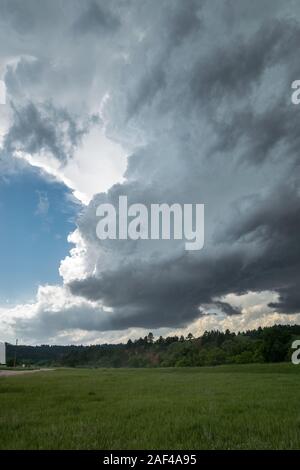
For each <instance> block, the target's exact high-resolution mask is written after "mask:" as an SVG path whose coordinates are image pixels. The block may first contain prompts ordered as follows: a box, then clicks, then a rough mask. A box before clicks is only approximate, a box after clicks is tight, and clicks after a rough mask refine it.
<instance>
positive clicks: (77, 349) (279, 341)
mask: <svg viewBox="0 0 300 470" xmlns="http://www.w3.org/2000/svg"><path fill="white" fill-rule="evenodd" d="M297 338H298V339H300V325H275V326H272V327H267V328H258V329H256V330H249V331H245V332H239V333H237V334H236V333H232V332H230V331H229V330H226V331H225V332H221V331H218V330H213V331H205V333H204V334H203V335H202V336H200V337H198V338H195V337H194V336H193V335H192V334H191V333H190V334H188V335H187V337H186V338H184V337H183V336H181V337H178V336H172V337H166V338H163V337H162V336H160V337H159V338H157V339H156V338H154V336H153V334H152V333H151V332H150V333H149V334H148V335H147V336H145V337H144V338H140V339H138V340H134V341H132V340H129V341H128V342H127V344H101V345H100V344H99V345H92V346H74V345H71V346H50V345H41V346H23V345H19V346H17V347H16V346H13V345H11V344H7V362H8V365H10V364H12V363H13V360H14V356H15V352H16V355H17V364H28V365H40V366H42V365H43V366H68V367H76V366H93V367H173V366H175V367H188V366H205V365H218V364H246V363H264V362H285V361H290V360H291V354H292V352H293V351H292V350H291V344H292V342H293V340H295V339H297ZM16 348H17V351H16Z"/></svg>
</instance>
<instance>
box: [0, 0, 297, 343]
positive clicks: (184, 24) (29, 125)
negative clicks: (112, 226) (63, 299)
mask: <svg viewBox="0 0 300 470" xmlns="http://www.w3.org/2000/svg"><path fill="white" fill-rule="evenodd" d="M46 3H49V4H50V2H46ZM33 4H34V5H35V6H36V9H37V18H39V14H38V11H39V8H40V7H39V4H38V2H36V3H34V2H31V3H30V5H31V6H32V5H33ZM15 5H16V6H15V9H16V11H18V8H21V4H18V3H15ZM48 7H49V9H50V10H51V15H52V16H53V15H54V16H55V15H57V17H58V22H57V26H56V27H55V28H56V32H55V31H53V32H52V33H49V34H50V39H49V41H48V44H47V46H46V47H45V48H44V49H43V47H42V46H40V48H37V47H36V41H37V38H39V37H40V38H42V37H43V33H42V32H41V31H40V26H39V21H38V20H35V15H34V13H33V19H32V24H31V25H30V27H29V24H28V21H29V19H27V21H25V20H26V18H27V16H26V15H25V16H24V19H23V21H21V18H23V16H22V14H21V13H20V12H19V13H18V14H17V13H15V10H14V14H12V13H11V12H10V9H9V8H8V6H6V10H5V12H6V17H7V23H6V27H7V28H13V29H15V30H17V32H18V34H19V35H21V36H22V35H26V37H27V38H28V39H27V44H28V52H27V54H28V55H30V56H31V55H32V56H34V57H35V60H32V59H28V57H25V58H24V57H23V56H24V54H25V51H24V46H23V45H22V47H21V44H20V45H19V48H20V51H19V54H20V57H21V56H22V58H21V59H20V60H19V62H18V64H19V65H18V66H15V65H14V66H13V67H12V66H10V67H11V69H9V67H8V68H7V71H6V80H7V88H8V90H9V93H10V98H11V100H12V102H13V103H14V105H13V107H12V123H11V125H10V127H9V129H8V132H7V134H6V137H5V139H4V145H5V149H6V153H7V154H9V153H13V151H14V150H15V149H17V148H21V149H23V151H25V152H27V153H30V154H34V153H39V152H41V151H43V150H47V151H49V152H50V153H51V154H52V155H54V156H55V158H57V159H58V160H59V161H60V162H62V163H65V162H66V161H68V160H69V159H71V158H72V156H73V154H74V152H75V150H76V149H78V148H80V144H81V140H82V137H83V135H85V134H88V133H89V131H90V120H91V119H92V118H91V116H97V119H98V120H100V121H101V122H103V123H104V124H103V126H104V129H105V134H106V136H107V138H109V139H110V140H111V141H113V142H117V143H118V144H119V145H121V146H122V148H124V149H125V152H126V154H127V155H128V160H127V170H126V172H125V174H124V181H123V182H121V183H120V182H119V183H117V184H115V185H113V186H112V187H111V188H110V189H109V190H108V191H107V192H101V191H100V190H99V192H98V193H95V194H94V197H93V198H92V200H91V201H90V202H89V204H88V205H87V206H86V207H84V209H83V210H82V213H81V215H80V217H79V219H78V221H77V226H78V228H77V232H76V233H77V238H76V240H75V242H74V243H75V247H74V248H73V250H71V252H70V255H69V256H68V257H67V258H66V259H65V260H62V263H61V267H60V272H61V275H62V277H63V280H64V289H65V291H66V293H67V294H66V295H67V296H71V298H72V299H74V302H75V304H76V307H72V309H70V308H69V307H68V308H65V307H64V305H62V306H61V307H59V308H57V309H56V314H55V316H54V317H52V316H51V314H50V313H49V311H50V312H51V309H50V310H49V306H47V309H46V308H45V310H43V309H42V308H39V309H37V310H36V311H35V315H34V316H33V317H32V318H30V319H26V320H23V321H22V322H21V321H19V322H18V325H19V326H18V327H19V328H20V329H21V330H22V329H23V330H24V329H26V331H27V332H28V331H32V335H34V331H35V328H37V329H38V331H39V332H41V330H42V329H43V328H44V329H45V331H46V330H47V325H49V322H50V321H51V329H52V330H53V331H54V332H55V330H56V331H57V332H58V331H61V330H64V329H72V328H74V329H82V330H86V331H90V330H95V331H106V330H122V329H127V328H132V327H138V328H151V329H152V328H154V329H159V328H162V327H164V328H165V327H166V328H182V327H186V326H188V325H189V324H191V323H192V322H194V321H196V320H197V319H199V318H201V317H202V316H203V315H206V314H207V313H209V312H212V311H215V310H218V311H219V312H221V314H222V315H223V316H229V317H235V318H242V317H243V305H241V306H240V307H237V306H236V305H231V304H230V302H229V301H227V300H226V299H227V298H228V296H230V295H235V296H243V295H245V294H247V293H248V292H255V293H261V292H265V291H268V292H271V293H274V294H276V295H277V298H278V300H277V301H271V302H269V305H268V304H266V305H265V307H266V309H270V308H271V309H272V310H273V311H274V312H278V313H280V314H283V315H284V314H288V315H296V314H298V313H300V297H299V294H298V291H299V281H300V279H299V275H300V274H299V273H300V248H299V243H298V237H299V235H298V234H299V230H300V190H299V177H300V157H299V144H300V142H299V135H300V126H299V112H300V108H299V109H298V107H297V106H295V105H293V104H292V102H291V82H292V81H293V80H296V79H299V74H300V65H299V60H298V50H299V45H300V7H299V6H295V4H294V3H293V2H289V1H288V2H285V3H284V4H283V2H273V1H271V0H265V1H260V2H258V1H254V2H252V6H251V9H250V7H249V8H248V7H247V2H238V3H237V2H232V1H227V2H223V3H222V5H220V2H218V1H210V2H208V1H202V0H201V1H200V0H199V1H197V0H190V1H187V2H182V1H180V0H178V1H173V0H172V1H171V0H164V1H161V2H157V3H155V2H154V3H153V1H150V0H149V1H143V2H138V1H132V0H131V1H127V2H122V1H117V0H116V1H114V2H110V4H109V6H108V4H107V2H102V1H89V2H85V4H84V5H83V4H82V2H76V1H75V2H72V8H71V3H70V2H68V1H66V2H65V4H64V6H60V7H59V6H58V4H56V3H55V5H54V6H52V7H50V5H48ZM292 7H293V9H292V12H293V15H291V8H292ZM22 8H24V6H22ZM62 11H63V12H64V15H65V18H66V21H65V23H64V24H63V23H62V22H61V20H60V19H59V17H61V13H62ZM51 15H50V16H51ZM45 28H46V29H47V28H48V26H47V25H45ZM55 28H54V30H55ZM55 34H56V37H54V35H55ZM57 37H59V38H60V40H61V48H59V47H58V45H57ZM10 49H11V50H16V49H18V44H16V42H15V41H14V42H12V43H11V44H10ZM47 58H49V60H47ZM36 76H40V77H43V80H44V81H43V82H42V85H41V84H38V83H37V84H36V86H34V85H33V84H32V81H31V80H30V77H36ZM47 76H48V77H49V80H47V78H46V77H47ZM22 77H24V82H23V83H24V84H25V85H26V87H27V89H28V90H30V92H31V96H32V100H31V102H30V103H27V104H26V105H24V90H22V91H20V87H19V85H18V83H19V81H20V78H22ZM26 77H27V78H26ZM28 77H29V79H28ZM65 77H68V78H69V79H70V82H71V83H70V86H69V87H68V85H67V84H66V82H65V80H64V79H65ZM26 87H25V88H26ZM54 89H55V90H56V93H54ZM49 103H51V104H49ZM20 106H21V107H20ZM87 158H88V157H87ZM123 195H125V196H127V198H128V203H129V204H132V203H142V204H145V205H149V204H152V203H168V204H172V203H181V204H184V203H202V204H205V245H204V248H203V249H202V250H201V251H199V252H191V253H187V252H185V250H184V243H183V242H182V241H172V242H167V241H145V240H137V241H132V240H125V241H124V240H105V241H100V240H98V238H97V236H96V224H97V221H98V220H97V217H96V208H97V206H98V205H99V204H100V203H103V202H109V203H112V204H115V205H117V201H118V198H119V196H123ZM79 239H80V242H79V241H78V240H79ZM87 303H88V304H87ZM84 305H85V307H84ZM87 305H89V307H87ZM80 312H81V313H80ZM81 314H82V320H80V315H81ZM56 319H57V320H56ZM55 325H57V326H55Z"/></svg>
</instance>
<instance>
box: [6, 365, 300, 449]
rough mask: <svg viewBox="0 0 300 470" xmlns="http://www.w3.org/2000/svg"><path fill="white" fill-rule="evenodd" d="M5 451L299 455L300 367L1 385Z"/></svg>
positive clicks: (95, 373) (113, 372)
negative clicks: (268, 451)
mask: <svg viewBox="0 0 300 470" xmlns="http://www.w3.org/2000/svg"><path fill="white" fill-rule="evenodd" d="M0 448H1V449H299V448H300V366H299V367H297V366H293V365H291V364H278V365H276V364H265V365H243V366H242V365H241V366H219V367H206V368H204V367H203V368H174V369H73V370H72V369H60V370H56V371H52V372H50V371H49V372H38V373H35V374H28V375H23V376H18V377H9V378H8V377H2V378H0Z"/></svg>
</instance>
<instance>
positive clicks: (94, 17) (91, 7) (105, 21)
mask: <svg viewBox="0 0 300 470" xmlns="http://www.w3.org/2000/svg"><path fill="white" fill-rule="evenodd" d="M107 6H108V5H107V4H106V6H105V5H104V4H103V3H102V4H101V3H100V4H98V3H97V2H96V1H90V2H88V5H87V6H86V7H85V11H84V12H83V13H82V14H81V15H80V17H79V18H78V19H77V20H76V21H75V23H74V25H73V28H72V29H73V32H74V33H75V34H77V33H81V34H91V33H95V34H101V33H109V34H111V33H112V32H113V31H115V30H116V29H117V28H118V27H119V26H120V20H119V18H118V17H117V16H116V15H115V14H113V13H112V12H111V11H110V10H109V9H108V7H107Z"/></svg>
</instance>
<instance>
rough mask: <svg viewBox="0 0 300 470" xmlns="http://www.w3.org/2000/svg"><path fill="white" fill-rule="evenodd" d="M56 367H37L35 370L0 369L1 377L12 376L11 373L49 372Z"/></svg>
mask: <svg viewBox="0 0 300 470" xmlns="http://www.w3.org/2000/svg"><path fill="white" fill-rule="evenodd" d="M51 370H54V369H35V370H0V377H10V376H11V375H22V374H33V373H34V372H47V371H51Z"/></svg>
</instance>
